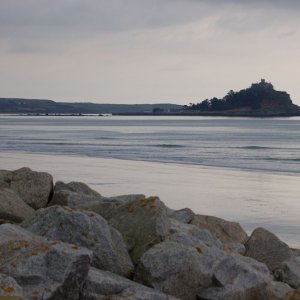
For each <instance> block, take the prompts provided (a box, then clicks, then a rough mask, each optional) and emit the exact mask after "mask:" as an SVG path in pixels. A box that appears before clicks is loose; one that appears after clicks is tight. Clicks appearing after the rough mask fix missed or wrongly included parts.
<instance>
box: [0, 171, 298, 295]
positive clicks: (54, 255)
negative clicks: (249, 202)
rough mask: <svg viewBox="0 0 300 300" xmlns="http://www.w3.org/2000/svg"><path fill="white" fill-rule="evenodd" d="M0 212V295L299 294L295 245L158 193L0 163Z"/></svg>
mask: <svg viewBox="0 0 300 300" xmlns="http://www.w3.org/2000/svg"><path fill="white" fill-rule="evenodd" d="M0 219H1V224H2V225H0V299H8V300H9V299H11V300H13V299H23V300H24V299H27V300H46V299H48V300H56V299H61V300H63V299H64V300H101V299H103V300H105V299H111V300H121V299H131V300H143V299H144V300H168V299H169V300H172V299H174V300H175V299H182V300H197V299H198V300H255V299H257V300H260V299H263V300H297V299H300V251H297V250H296V249H290V248H289V247H288V245H286V244H285V243H283V242H282V241H280V240H279V239H278V238H277V237H276V236H275V235H274V234H273V233H271V232H269V231H267V230H265V229H263V228H257V229H256V230H254V232H253V233H252V235H251V236H250V237H248V236H247V234H246V232H245V231H244V230H243V229H242V228H241V226H240V225H239V224H238V223H235V222H229V221H226V220H223V219H220V218H216V217H212V216H204V215H197V214H195V213H194V212H192V211H191V210H190V209H187V208H186V209H182V210H178V211H174V210H172V209H170V208H168V207H166V206H165V204H164V203H163V202H162V201H161V200H160V199H159V198H158V197H149V198H146V197H145V196H144V195H125V196H118V197H111V198H107V197H103V196H102V195H100V194H99V193H97V192H96V191H93V190H92V189H91V188H89V187H88V186H87V185H85V184H84V183H79V182H71V183H68V184H66V183H63V182H57V183H56V184H55V185H54V186H53V179H52V176H51V175H50V174H47V173H40V172H34V171H31V170H30V169H29V168H22V169H19V170H16V171H6V170H2V171H0Z"/></svg>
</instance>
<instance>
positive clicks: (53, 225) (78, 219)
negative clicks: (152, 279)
mask: <svg viewBox="0 0 300 300" xmlns="http://www.w3.org/2000/svg"><path fill="white" fill-rule="evenodd" d="M22 225H23V226H24V227H25V228H26V229H27V230H29V231H31V232H33V233H34V234H37V235H40V236H44V237H46V238H47V239H49V240H60V241H63V242H67V243H71V244H75V245H77V246H80V247H86V248H88V249H90V250H92V251H93V259H92V265H93V266H95V267H97V268H99V269H102V270H109V271H111V272H114V273H117V274H120V275H122V276H126V277H130V276H131V275H132V274H133V271H134V268H133V264H132V262H131V259H130V257H129V254H128V251H127V248H126V245H125V243H124V240H123V238H122V236H121V234H120V233H119V232H118V231H117V230H116V229H114V228H112V227H111V226H109V225H108V224H107V222H106V220H105V219H104V218H103V217H101V216H100V215H98V214H96V213H93V212H89V211H81V210H74V209H71V208H69V207H62V206H51V207H48V208H45V209H40V210H38V211H37V212H36V214H35V215H34V216H33V217H32V218H30V219H27V220H26V221H25V222H24V223H23V224H22Z"/></svg>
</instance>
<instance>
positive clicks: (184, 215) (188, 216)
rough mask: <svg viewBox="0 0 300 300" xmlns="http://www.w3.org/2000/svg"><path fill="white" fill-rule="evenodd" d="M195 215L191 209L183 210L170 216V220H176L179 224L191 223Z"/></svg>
mask: <svg viewBox="0 0 300 300" xmlns="http://www.w3.org/2000/svg"><path fill="white" fill-rule="evenodd" d="M194 216H195V214H194V212H193V211H192V210H191V209H189V208H183V209H180V210H176V211H174V212H173V213H171V214H170V215H169V217H170V218H172V219H175V220H176V221H178V222H182V223H187V224H188V223H191V222H192V220H193V218H194Z"/></svg>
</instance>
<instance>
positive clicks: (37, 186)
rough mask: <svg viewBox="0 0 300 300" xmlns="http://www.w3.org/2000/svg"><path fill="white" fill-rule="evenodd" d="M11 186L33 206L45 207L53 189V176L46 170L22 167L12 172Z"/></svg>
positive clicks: (35, 207) (37, 207)
mask: <svg viewBox="0 0 300 300" xmlns="http://www.w3.org/2000/svg"><path fill="white" fill-rule="evenodd" d="M10 188H11V189H12V190H14V191H15V192H17V193H18V194H19V196H20V197H21V198H22V199H23V200H24V201H25V202H26V203H27V204H28V205H29V206H31V207H32V208H34V209H39V208H42V207H45V206H46V205H47V203H48V201H49V199H50V196H51V193H52V189H53V178H52V176H51V175H50V174H48V173H44V172H35V171H31V170H30V169H29V168H21V169H18V170H16V171H13V172H12V179H11V182H10Z"/></svg>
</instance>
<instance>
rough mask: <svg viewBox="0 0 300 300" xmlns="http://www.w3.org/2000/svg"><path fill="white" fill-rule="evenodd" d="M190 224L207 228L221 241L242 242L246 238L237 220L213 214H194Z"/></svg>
mask: <svg viewBox="0 0 300 300" xmlns="http://www.w3.org/2000/svg"><path fill="white" fill-rule="evenodd" d="M191 224H193V225H195V226H197V227H199V228H201V229H207V230H209V231H210V232H211V233H212V234H213V235H214V236H215V237H217V238H218V239H219V240H220V241H221V242H222V243H232V242H235V243H241V244H243V243H244V242H246V240H247V239H248V235H247V233H246V232H245V231H244V230H243V228H242V227H241V225H240V224H239V223H237V222H230V221H226V220H223V219H221V218H217V217H213V216H205V215H195V216H194V218H193V220H192V221H191Z"/></svg>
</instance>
